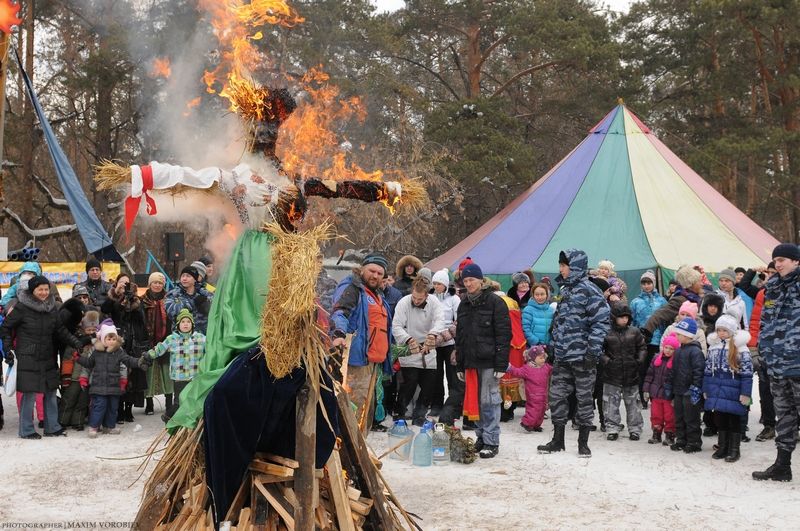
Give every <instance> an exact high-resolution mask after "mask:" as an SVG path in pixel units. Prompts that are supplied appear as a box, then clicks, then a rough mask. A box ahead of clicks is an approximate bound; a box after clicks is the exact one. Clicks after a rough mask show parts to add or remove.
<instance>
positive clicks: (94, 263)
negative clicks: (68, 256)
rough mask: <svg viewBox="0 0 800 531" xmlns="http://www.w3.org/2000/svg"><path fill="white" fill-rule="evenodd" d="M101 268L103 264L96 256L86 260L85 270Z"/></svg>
mask: <svg viewBox="0 0 800 531" xmlns="http://www.w3.org/2000/svg"><path fill="white" fill-rule="evenodd" d="M95 267H96V268H98V269H103V264H101V263H100V260H98V259H97V258H89V259H88V260H86V272H87V273H88V272H89V270H90V269H92V268H95Z"/></svg>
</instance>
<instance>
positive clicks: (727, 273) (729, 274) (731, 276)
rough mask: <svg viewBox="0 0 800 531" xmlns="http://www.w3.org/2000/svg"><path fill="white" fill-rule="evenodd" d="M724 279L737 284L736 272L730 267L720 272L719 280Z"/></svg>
mask: <svg viewBox="0 0 800 531" xmlns="http://www.w3.org/2000/svg"><path fill="white" fill-rule="evenodd" d="M723 278H727V279H728V280H730V281H731V282H736V272H735V271H734V270H733V269H731V268H730V267H726V268H725V269H723V270H722V271H720V272H719V279H720V280H722V279H723Z"/></svg>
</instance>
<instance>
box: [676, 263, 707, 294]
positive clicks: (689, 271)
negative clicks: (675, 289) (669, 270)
mask: <svg viewBox="0 0 800 531" xmlns="http://www.w3.org/2000/svg"><path fill="white" fill-rule="evenodd" d="M702 278H703V275H702V273H700V271H697V270H695V269H694V268H693V267H692V266H682V267H681V268H680V269H678V270H677V271H676V272H675V280H677V281H678V284H680V286H681V287H682V288H684V289H686V288H691V287H692V286H694V285H695V284H696V283H697V282H699V281H700V279H702Z"/></svg>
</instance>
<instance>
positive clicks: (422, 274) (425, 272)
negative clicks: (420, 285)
mask: <svg viewBox="0 0 800 531" xmlns="http://www.w3.org/2000/svg"><path fill="white" fill-rule="evenodd" d="M417 278H424V279H425V281H426V282H427V283H428V285H429V286H430V284H431V279H432V278H433V272H432V271H431V270H430V269H429V268H427V267H423V268H422V269H420V270H419V271H417Z"/></svg>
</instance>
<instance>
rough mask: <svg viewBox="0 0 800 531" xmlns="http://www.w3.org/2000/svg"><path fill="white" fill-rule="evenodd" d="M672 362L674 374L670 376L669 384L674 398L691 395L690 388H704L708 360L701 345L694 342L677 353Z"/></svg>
mask: <svg viewBox="0 0 800 531" xmlns="http://www.w3.org/2000/svg"><path fill="white" fill-rule="evenodd" d="M673 357H674V360H673V362H672V372H671V373H670V374H669V376H668V378H669V384H670V388H671V389H672V395H673V396H687V395H689V394H690V393H691V391H690V390H689V388H690V387H692V386H695V387H697V388H698V389H702V388H703V371H704V370H705V368H706V360H705V357H704V356H703V350H702V349H701V348H700V343H698V342H697V341H692V342H691V343H687V344H686V345H681V348H679V349H678V350H676V351H675V354H674V356H673Z"/></svg>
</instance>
